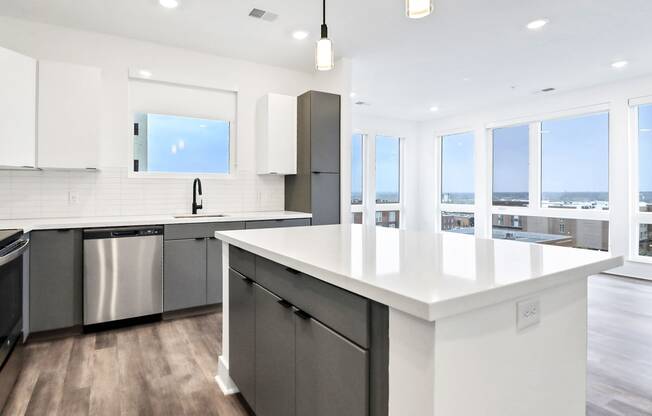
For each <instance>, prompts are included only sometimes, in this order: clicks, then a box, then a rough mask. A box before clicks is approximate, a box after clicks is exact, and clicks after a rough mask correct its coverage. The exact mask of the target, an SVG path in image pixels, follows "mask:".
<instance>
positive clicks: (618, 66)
mask: <svg viewBox="0 0 652 416" xmlns="http://www.w3.org/2000/svg"><path fill="white" fill-rule="evenodd" d="M628 64H629V62H627V61H616V62H614V63H612V64H611V67H612V68H616V69H622V68H624V67H626V66H627V65H628Z"/></svg>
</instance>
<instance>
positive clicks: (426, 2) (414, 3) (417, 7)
mask: <svg viewBox="0 0 652 416" xmlns="http://www.w3.org/2000/svg"><path fill="white" fill-rule="evenodd" d="M432 10H433V6H432V0H405V14H406V15H407V17H409V18H410V19H420V18H422V17H426V16H428V15H429V14H430V13H432Z"/></svg>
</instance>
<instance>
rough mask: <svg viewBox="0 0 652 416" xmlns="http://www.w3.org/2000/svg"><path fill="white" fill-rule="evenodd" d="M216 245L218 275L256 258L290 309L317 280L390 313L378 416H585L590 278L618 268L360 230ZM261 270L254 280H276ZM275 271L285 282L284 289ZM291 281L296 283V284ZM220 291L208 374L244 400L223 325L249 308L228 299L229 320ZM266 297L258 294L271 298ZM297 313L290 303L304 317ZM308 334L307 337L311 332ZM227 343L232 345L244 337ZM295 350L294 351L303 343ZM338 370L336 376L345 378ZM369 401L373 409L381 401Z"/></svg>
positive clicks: (257, 233)
mask: <svg viewBox="0 0 652 416" xmlns="http://www.w3.org/2000/svg"><path fill="white" fill-rule="evenodd" d="M215 237H216V238H218V239H221V240H222V241H223V253H225V254H224V266H223V267H224V270H225V271H228V267H229V257H230V255H229V250H228V245H234V246H237V247H239V248H241V249H243V250H245V251H248V252H250V253H253V254H254V255H256V256H258V257H255V259H256V260H255V263H256V269H255V271H254V272H255V273H258V264H259V258H261V259H260V264H261V265H268V264H269V262H270V261H271V262H273V263H276V264H278V265H280V266H279V267H277V268H276V269H275V270H281V271H280V272H279V273H281V274H280V275H278V276H277V277H275V279H279V280H277V281H278V282H280V283H274V285H278V286H277V287H278V289H279V290H286V289H284V288H287V287H290V288H291V287H295V286H296V287H297V288H298V289H296V290H295V292H288V293H294V294H293V295H292V296H294V298H295V299H297V297H298V296H304V297H309V296H313V295H314V293H315V292H314V291H313V290H312V289H310V290H308V289H303V290H302V289H301V288H299V286H301V285H304V286H305V285H309V287H316V286H315V285H316V284H315V283H305V282H306V279H318V280H320V281H322V282H326V283H328V284H331V285H334V286H337V287H339V288H342V289H346V290H347V291H350V292H353V293H354V294H357V295H359V296H361V297H363V298H367V299H371V300H373V301H375V302H376V303H377V304H381V305H386V307H387V308H388V320H387V324H386V325H387V326H386V328H387V339H388V342H387V345H388V348H387V352H386V353H385V354H387V355H386V356H384V357H386V361H385V362H386V363H387V364H386V365H384V367H383V368H384V369H385V370H386V373H385V374H387V375H388V376H387V386H388V387H387V390H388V393H387V396H386V398H385V396H383V403H384V404H385V405H386V408H385V409H384V410H380V411H376V412H375V413H373V415H374V416H376V415H381V416H386V415H424V416H435V415H476V414H482V415H485V416H522V415H525V414H527V415H528V416H549V415H560V416H576V415H583V414H585V412H586V371H587V365H586V364H587V350H586V344H587V304H588V302H587V278H588V277H589V276H590V275H593V274H597V273H600V272H603V271H606V270H609V269H612V268H615V267H618V266H620V265H621V264H622V263H623V259H622V257H618V256H613V255H612V254H610V253H605V252H597V251H590V250H581V249H573V248H567V247H558V246H550V245H541V244H529V243H523V242H515V241H506V240H491V239H478V238H475V237H473V236H468V235H460V234H453V233H423V232H411V231H404V230H396V229H388V228H380V227H375V226H362V225H330V226H316V227H310V228H308V227H304V228H284V229H270V230H247V231H222V232H216V233H215ZM236 252H239V251H234V253H236ZM239 256H241V255H239ZM236 261H237V262H241V261H242V258H241V257H238V258H234V262H236ZM237 264H238V265H239V264H240V263H237ZM261 267H262V268H261V271H264V270H271V269H270V266H261ZM288 268H289V269H288ZM283 270H286V272H285V273H290V275H288V276H287V277H283V275H282V273H284V272H283ZM291 275H296V276H299V275H300V277H301V279H300V280H297V281H294V280H293V279H292V278H291V277H290V276H291ZM269 278H270V277H269V276H268V275H267V276H262V277H261V279H262V280H261V282H259V281H258V275H257V274H256V277H255V278H253V280H254V283H251V282H250V283H249V285H250V286H254V287H256V285H258V284H259V283H260V284H261V285H262V286H263V287H264V286H265V284H268V283H266V282H269ZM265 279H267V280H265ZM283 279H286V280H283ZM287 279H289V280H287ZM228 280H229V279H224V281H223V292H224V301H223V302H224V303H223V320H224V321H223V334H222V339H223V349H222V355H221V356H220V360H219V366H218V373H217V376H216V381H217V382H218V384H219V386H220V388H221V389H222V391H223V392H224V393H225V394H231V393H234V392H237V391H239V386H238V385H237V384H236V383H235V382H234V380H233V379H232V378H231V376H230V372H229V360H230V354H231V352H230V348H231V347H230V331H231V329H230V327H229V319H230V316H231V314H234V316H236V318H237V319H242V317H243V316H247V315H246V313H247V312H246V311H248V310H249V309H243V308H242V303H241V302H240V301H241V298H240V296H241V293H243V292H237V291H236V292H234V296H238V297H237V299H236V300H235V302H236V303H235V304H234V309H233V310H232V309H231V305H230V301H229V297H230V296H231V294H230V293H229V282H228ZM235 281H236V282H238V280H235ZM283 282H286V283H283ZM287 282H289V283H287ZM292 282H296V283H292ZM300 282H304V283H300ZM283 284H285V285H290V286H283ZM274 285H272V286H271V289H270V288H269V287H268V288H266V289H268V290H271V291H272V292H273V291H274V290H273V288H274ZM292 285H295V286H292ZM245 287H246V284H245ZM333 290H335V289H333ZM337 290H339V289H337ZM342 292H344V291H342ZM342 292H340V295H339V296H340V297H339V298H338V299H340V301H341V303H342V304H344V303H345V299H347V297H349V296H351V295H350V294H349V295H346V294H345V293H346V292H344V293H342ZM257 293H258V292H257ZM279 293H281V292H279ZM279 293H276V296H277V297H279V298H280V297H282V296H281V295H280V294H279ZM256 299H257V298H256ZM306 299H308V298H306ZM285 302H286V303H287V301H285ZM296 302H297V301H296V300H295V301H292V305H294V307H295V308H299V309H300V308H301V307H300V306H297V303H296ZM298 302H299V304H301V300H299V301H298ZM305 304H306V305H310V304H309V303H305ZM304 307H305V306H304ZM256 308H258V304H257V303H256V305H255V306H254V309H255V310H256ZM343 310H344V311H348V309H346V308H344V309H343ZM243 311H244V312H243ZM243 314H244V315H243ZM304 315H305V314H304ZM302 316H303V315H302ZM307 316H308V318H306V317H305V316H303V318H302V317H300V318H299V320H298V321H296V322H297V324H296V325H297V326H296V328H304V327H303V326H299V325H300V324H299V323H300V322H307V321H306V319H312V318H310V314H308V315H307ZM326 316H329V315H326ZM266 317H267V315H265V318H266ZM256 319H258V316H257V315H256ZM261 319H262V318H261ZM316 319H319V318H316ZM235 322H238V321H237V320H236V321H235ZM256 322H257V321H256ZM310 322H313V320H310ZM252 325H253V324H252ZM301 325H305V324H301ZM311 325H312V326H311V328H312V327H315V328H316V327H317V326H318V325H319V322H318V320H317V321H314V322H313V323H312V324H311ZM324 325H328V324H327V323H326V324H324ZM252 327H255V328H258V326H252ZM331 329H332V328H331ZM332 330H335V329H332ZM234 331H237V332H236V333H235V335H234V337H236V335H237V336H238V337H239V338H237V340H238V341H240V340H241V339H242V328H240V327H239V326H238V327H237V329H234ZM296 331H297V334H298V331H299V330H298V329H297V330H296ZM289 333H293V332H291V331H290V332H289ZM296 336H297V337H299V335H296ZM296 342H297V344H296V345H297V347H296V348H299V345H300V344H299V341H298V338H297V341H296ZM301 342H304V341H303V340H302V341H301ZM301 345H303V344H301ZM256 347H258V344H256ZM234 348H236V349H235V350H234V351H237V353H235V352H234V353H233V354H239V355H241V354H242V353H241V351H242V349H239V348H238V345H237V344H236V345H235V347H234ZM266 353H269V354H272V353H273V352H272V351H270V352H266ZM315 354H321V352H320V351H319V350H317V351H316V352H315ZM308 357H312V355H308ZM316 357H317V358H315V359H316V360H317V359H321V358H323V356H322V355H317V356H316ZM303 359H305V358H303ZM382 359H385V358H381V360H382ZM241 362H242V361H241V360H240V361H238V360H236V363H241ZM247 362H248V361H247ZM290 362H292V361H290ZM371 362H373V363H375V364H377V363H378V361H370V363H371ZM330 365H331V366H335V363H332V364H330ZM329 368H331V367H329ZM333 371H336V370H333ZM337 371H340V372H341V374H344V373H346V372H347V371H348V367H346V366H343V367H340V368H338V369H337ZM256 375H257V373H256ZM263 375H265V374H263ZM324 377H326V376H324ZM325 380H326V379H324V380H322V379H319V380H311V381H310V382H309V384H315V385H318V384H319V383H322V382H325ZM374 380H376V381H377V379H374ZM350 381H351V382H356V381H360V380H350ZM256 382H257V383H258V380H257V381H256ZM245 387H247V385H245ZM257 388H258V387H257ZM261 388H262V389H267V388H270V389H271V388H272V386H261ZM256 391H258V390H256ZM297 391H298V390H297ZM377 391H378V390H376V391H375V392H377ZM381 391H382V390H381ZM375 392H374V393H373V394H371V393H369V394H371V396H370V397H376V398H377V396H376V395H375V394H376V393H375ZM297 394H298V393H297ZM361 394H362V393H361ZM297 400H299V397H297ZM381 408H382V406H381ZM376 409H378V408H377V407H376ZM359 414H366V413H364V412H359Z"/></svg>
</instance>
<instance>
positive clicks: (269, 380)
mask: <svg viewBox="0 0 652 416" xmlns="http://www.w3.org/2000/svg"><path fill="white" fill-rule="evenodd" d="M254 291H255V297H256V360H255V361H256V415H257V416H281V415H283V416H293V415H294V399H295V398H294V388H295V386H294V358H295V357H294V313H293V309H292V306H291V305H290V304H289V303H284V304H282V303H279V301H280V300H281V299H280V298H278V297H277V296H275V295H273V294H272V293H270V292H268V291H267V290H265V289H263V288H262V287H260V286H258V285H256V284H254Z"/></svg>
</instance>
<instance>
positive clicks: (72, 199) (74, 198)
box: [68, 191, 79, 205]
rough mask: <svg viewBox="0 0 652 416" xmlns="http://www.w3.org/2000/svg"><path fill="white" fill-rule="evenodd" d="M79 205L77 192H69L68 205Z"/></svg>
mask: <svg viewBox="0 0 652 416" xmlns="http://www.w3.org/2000/svg"><path fill="white" fill-rule="evenodd" d="M77 204H79V192H74V191H70V192H68V205H77Z"/></svg>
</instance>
